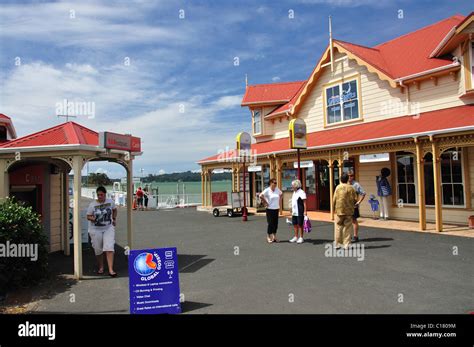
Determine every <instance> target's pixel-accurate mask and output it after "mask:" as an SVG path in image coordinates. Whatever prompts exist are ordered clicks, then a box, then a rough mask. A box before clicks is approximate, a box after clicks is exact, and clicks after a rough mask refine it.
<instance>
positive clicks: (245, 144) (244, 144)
mask: <svg viewBox="0 0 474 347" xmlns="http://www.w3.org/2000/svg"><path fill="white" fill-rule="evenodd" d="M236 141H237V153H238V154H240V153H241V151H247V152H249V151H250V146H251V144H252V137H251V136H250V134H249V133H246V132H245V131H243V132H241V133H238V134H237V137H236Z"/></svg>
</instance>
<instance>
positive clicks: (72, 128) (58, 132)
mask: <svg viewBox="0 0 474 347" xmlns="http://www.w3.org/2000/svg"><path fill="white" fill-rule="evenodd" d="M98 144H99V134H98V133H97V132H95V131H93V130H91V129H89V128H86V127H84V126H82V125H80V124H77V123H75V122H67V123H62V124H59V125H56V126H54V127H52V128H48V129H46V130H42V131H39V132H36V133H34V134H30V135H26V136H23V137H20V138H17V139H15V140H12V141H8V142H5V143H2V144H0V149H2V148H22V147H37V146H59V145H91V146H98Z"/></svg>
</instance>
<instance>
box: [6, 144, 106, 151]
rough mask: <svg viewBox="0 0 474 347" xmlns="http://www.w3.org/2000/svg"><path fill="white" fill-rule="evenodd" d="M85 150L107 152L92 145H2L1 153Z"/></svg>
mask: <svg viewBox="0 0 474 347" xmlns="http://www.w3.org/2000/svg"><path fill="white" fill-rule="evenodd" d="M75 149H76V150H84V151H92V152H105V151H106V150H105V149H104V148H101V147H99V146H92V145H77V144H69V145H56V146H28V147H6V148H2V147H0V153H14V152H44V151H69V150H75Z"/></svg>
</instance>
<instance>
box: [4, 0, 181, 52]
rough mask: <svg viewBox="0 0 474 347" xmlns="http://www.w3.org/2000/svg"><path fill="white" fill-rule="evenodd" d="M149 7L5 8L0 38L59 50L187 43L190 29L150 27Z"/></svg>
mask: <svg viewBox="0 0 474 347" xmlns="http://www.w3.org/2000/svg"><path fill="white" fill-rule="evenodd" d="M144 6H147V5H146V4H143V5H142V6H141V5H140V3H135V4H133V6H132V5H131V4H128V3H124V4H114V6H110V4H109V5H107V3H100V2H98V3H94V2H86V3H77V2H55V3H37V4H14V5H12V4H9V5H2V11H1V12H0V23H2V24H1V30H0V37H2V38H13V39H19V40H22V41H33V42H35V43H38V42H43V43H52V42H54V43H55V44H56V45H58V46H62V47H67V46H76V47H77V46H86V47H96V48H103V46H104V45H105V46H107V47H110V46H113V45H124V44H126V43H133V44H137V43H148V42H151V41H153V42H160V41H162V42H163V43H172V42H175V43H177V42H178V41H187V40H188V38H189V36H188V35H187V34H186V28H184V27H183V28H181V30H173V29H171V28H166V27H165V26H158V25H147V24H145V22H144V20H143V18H144V16H145V14H146V13H147V11H146V8H145V9H144Z"/></svg>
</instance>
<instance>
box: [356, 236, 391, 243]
mask: <svg viewBox="0 0 474 347" xmlns="http://www.w3.org/2000/svg"><path fill="white" fill-rule="evenodd" d="M377 241H393V239H392V238H390V237H369V238H367V239H359V242H377Z"/></svg>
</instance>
